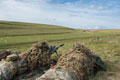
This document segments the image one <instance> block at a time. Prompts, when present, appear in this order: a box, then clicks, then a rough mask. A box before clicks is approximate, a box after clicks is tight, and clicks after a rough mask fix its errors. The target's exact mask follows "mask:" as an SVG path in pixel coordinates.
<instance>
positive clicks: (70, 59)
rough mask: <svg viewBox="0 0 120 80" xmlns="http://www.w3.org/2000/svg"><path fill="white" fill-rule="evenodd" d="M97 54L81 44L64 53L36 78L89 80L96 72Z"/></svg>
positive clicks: (41, 79) (40, 79)
mask: <svg viewBox="0 0 120 80" xmlns="http://www.w3.org/2000/svg"><path fill="white" fill-rule="evenodd" d="M96 58H97V56H96V55H94V54H93V52H91V51H90V49H87V48H86V47H85V46H83V45H80V44H78V43H77V44H75V45H73V48H72V49H71V50H70V51H68V52H67V53H65V54H63V55H62V56H61V57H60V58H59V60H58V62H57V65H56V66H55V67H54V68H52V69H49V70H48V71H47V72H46V73H45V74H44V75H42V76H41V77H39V78H37V79H36V80H87V79H88V78H89V76H91V75H93V74H94V67H95V64H96Z"/></svg>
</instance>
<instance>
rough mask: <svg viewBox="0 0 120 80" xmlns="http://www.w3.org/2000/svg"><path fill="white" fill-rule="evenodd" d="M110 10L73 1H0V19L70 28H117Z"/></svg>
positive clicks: (117, 24)
mask: <svg viewBox="0 0 120 80" xmlns="http://www.w3.org/2000/svg"><path fill="white" fill-rule="evenodd" d="M112 11H113V10H112ZM112 11H111V10H103V6H99V7H98V8H97V9H95V6H94V5H86V6H78V3H77V6H76V4H75V3H74V4H73V3H67V4H51V3H49V0H1V1H0V20H10V21H22V22H23V21H25V22H37V23H44V24H54V25H63V26H68V27H72V28H96V26H97V28H99V27H101V26H106V27H109V26H111V27H112V26H115V27H116V28H119V23H118V22H119V21H117V19H116V17H113V16H109V15H108V14H111V15H113V12H112ZM114 11H115V10H114Z"/></svg>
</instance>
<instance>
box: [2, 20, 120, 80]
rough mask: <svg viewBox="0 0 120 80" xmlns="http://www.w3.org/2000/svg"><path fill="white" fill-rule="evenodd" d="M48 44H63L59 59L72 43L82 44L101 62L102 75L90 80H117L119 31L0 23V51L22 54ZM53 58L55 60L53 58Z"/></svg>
mask: <svg viewBox="0 0 120 80" xmlns="http://www.w3.org/2000/svg"><path fill="white" fill-rule="evenodd" d="M39 41H48V42H49V44H50V45H60V44H62V43H64V44H65V46H64V47H62V48H60V49H59V50H58V53H59V56H60V55H61V54H63V53H64V52H66V51H67V50H68V49H69V48H71V47H72V45H73V44H74V43H81V44H84V45H85V46H86V47H88V48H90V49H91V50H92V51H93V52H95V53H96V54H97V55H99V56H100V57H101V58H102V60H103V61H104V62H105V66H106V68H107V71H106V72H99V73H98V74H97V75H96V77H94V76H93V77H91V78H90V80H120V30H96V31H95V30H88V31H83V30H81V29H71V28H67V27H63V26H55V25H46V24H35V23H22V22H7V21H0V49H1V50H2V49H7V50H12V51H22V52H24V51H26V50H27V49H29V48H30V47H31V46H32V45H33V44H34V43H36V42H39ZM54 56H55V57H56V58H58V57H59V56H56V55H54Z"/></svg>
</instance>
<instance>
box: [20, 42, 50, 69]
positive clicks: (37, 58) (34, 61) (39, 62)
mask: <svg viewBox="0 0 120 80" xmlns="http://www.w3.org/2000/svg"><path fill="white" fill-rule="evenodd" d="M48 50H49V45H48V43H47V42H38V43H37V44H35V45H34V46H33V47H32V48H31V49H30V50H29V51H28V52H26V53H23V54H20V57H21V58H22V59H24V60H25V61H26V63H27V65H28V69H29V70H34V69H35V68H38V67H45V66H47V67H50V61H51V59H50V57H49V55H48Z"/></svg>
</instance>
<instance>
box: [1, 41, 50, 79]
mask: <svg viewBox="0 0 120 80" xmlns="http://www.w3.org/2000/svg"><path fill="white" fill-rule="evenodd" d="M48 49H49V46H48V43H47V42H39V43H37V44H35V45H34V46H33V47H32V48H31V49H30V50H28V51H27V52H25V53H21V54H20V55H17V54H11V55H9V56H7V58H6V59H2V61H0V80H11V79H12V78H13V77H14V76H16V75H17V74H22V73H24V72H26V71H27V70H34V69H35V68H38V67H39V68H40V67H45V66H47V67H50V61H51V59H50V57H49V55H48Z"/></svg>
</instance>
